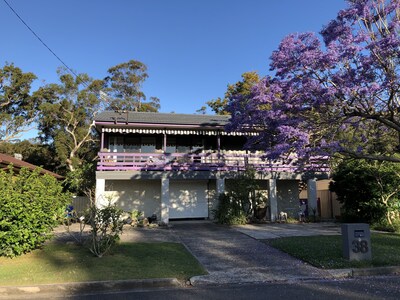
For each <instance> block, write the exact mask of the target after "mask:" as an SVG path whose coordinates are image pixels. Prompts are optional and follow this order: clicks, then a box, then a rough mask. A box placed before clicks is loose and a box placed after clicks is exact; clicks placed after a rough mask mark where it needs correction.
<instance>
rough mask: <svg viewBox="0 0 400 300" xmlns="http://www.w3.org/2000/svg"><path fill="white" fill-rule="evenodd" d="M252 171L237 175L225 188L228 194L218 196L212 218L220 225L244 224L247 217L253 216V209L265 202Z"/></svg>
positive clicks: (248, 170)
mask: <svg viewBox="0 0 400 300" xmlns="http://www.w3.org/2000/svg"><path fill="white" fill-rule="evenodd" d="M255 176H256V173H255V171H254V170H253V169H247V170H246V171H245V172H244V173H242V174H239V175H238V176H237V177H236V178H235V180H233V182H232V184H231V185H229V186H227V187H228V189H229V192H227V193H226V194H221V195H219V198H218V201H219V202H218V206H217V209H216V210H214V217H215V219H216V220H217V222H218V223H221V224H230V225H232V224H245V223H247V221H248V220H247V219H248V217H249V216H251V215H254V213H255V208H256V207H258V206H259V205H260V204H262V203H264V202H265V199H264V198H263V196H262V194H261V193H258V192H257V190H259V185H258V182H257V180H256V178H255Z"/></svg>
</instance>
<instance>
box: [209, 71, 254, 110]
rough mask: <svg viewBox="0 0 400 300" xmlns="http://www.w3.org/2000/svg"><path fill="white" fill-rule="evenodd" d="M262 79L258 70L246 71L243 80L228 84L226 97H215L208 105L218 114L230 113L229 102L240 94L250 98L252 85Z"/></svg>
mask: <svg viewBox="0 0 400 300" xmlns="http://www.w3.org/2000/svg"><path fill="white" fill-rule="evenodd" d="M259 81H260V77H259V75H258V74H257V72H245V73H243V74H242V80H241V81H238V82H236V83H235V84H228V88H227V90H226V92H225V97H224V98H223V99H221V98H220V97H218V98H217V99H213V100H210V101H208V102H207V105H208V106H209V107H210V108H211V109H212V110H213V111H214V112H215V113H216V114H218V115H228V114H229V112H228V111H227V110H226V107H227V106H228V104H229V102H230V101H231V100H232V99H233V98H235V97H238V96H242V97H245V98H248V97H249V96H250V95H251V89H252V87H253V86H254V85H255V84H256V83H258V82H259Z"/></svg>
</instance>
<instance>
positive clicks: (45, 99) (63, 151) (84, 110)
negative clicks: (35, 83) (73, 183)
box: [34, 69, 104, 171]
mask: <svg viewBox="0 0 400 300" xmlns="http://www.w3.org/2000/svg"><path fill="white" fill-rule="evenodd" d="M58 74H59V79H60V83H59V84H50V85H47V86H44V87H41V88H40V89H39V90H38V91H37V92H35V93H34V97H35V98H38V99H40V100H41V101H42V104H41V106H40V112H41V115H40V119H39V129H40V133H41V138H42V139H43V140H44V141H47V142H49V143H53V144H54V148H55V151H56V153H57V155H58V157H59V158H60V160H61V161H62V162H63V163H64V164H65V166H66V167H67V168H68V170H69V171H75V170H76V169H77V168H78V167H79V166H81V165H82V163H84V162H85V161H88V160H89V161H90V158H91V157H90V155H91V153H92V152H91V151H89V150H90V149H92V148H93V147H94V145H93V144H94V143H95V136H94V133H95V132H94V123H93V120H94V117H95V115H96V114H97V113H98V112H99V111H100V110H102V109H103V108H104V103H103V102H102V101H100V100H99V97H98V94H99V92H100V90H101V88H102V86H103V84H104V83H103V81H100V80H92V79H90V78H89V77H88V76H87V75H86V74H79V75H78V77H76V78H75V77H73V76H72V75H71V74H68V73H66V71H65V70H64V69H60V70H59V71H58ZM88 156H89V157H88Z"/></svg>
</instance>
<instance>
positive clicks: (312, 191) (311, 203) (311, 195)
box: [307, 178, 318, 216]
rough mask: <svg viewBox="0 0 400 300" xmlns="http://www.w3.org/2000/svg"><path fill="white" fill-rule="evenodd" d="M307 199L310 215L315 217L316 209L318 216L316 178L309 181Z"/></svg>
mask: <svg viewBox="0 0 400 300" xmlns="http://www.w3.org/2000/svg"><path fill="white" fill-rule="evenodd" d="M307 198H308V215H313V210H314V209H315V215H316V216H318V207H317V205H318V204H317V180H316V179H315V178H312V179H309V180H308V181H307Z"/></svg>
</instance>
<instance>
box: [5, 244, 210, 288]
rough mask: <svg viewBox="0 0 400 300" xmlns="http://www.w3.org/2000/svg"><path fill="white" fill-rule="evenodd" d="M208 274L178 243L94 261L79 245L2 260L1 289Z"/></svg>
mask: <svg viewBox="0 0 400 300" xmlns="http://www.w3.org/2000/svg"><path fill="white" fill-rule="evenodd" d="M201 274H206V272H205V270H204V269H203V267H202V266H201V265H200V264H199V263H198V261H197V260H196V259H195V258H194V257H193V256H192V255H191V254H190V253H189V252H188V251H187V250H186V249H185V247H184V246H183V245H182V244H178V243H121V244H118V245H117V247H116V248H115V249H114V250H113V251H112V253H111V254H110V255H107V256H104V257H102V258H98V257H94V256H93V254H92V253H91V252H90V251H89V250H88V249H86V248H84V247H81V246H77V245H75V244H59V243H49V244H47V245H46V246H44V247H43V249H39V250H35V251H33V252H32V253H29V254H26V255H23V256H21V257H17V258H14V259H9V258H5V257H0V285H3V286H4V285H30V284H45V283H63V282H83V281H99V280H126V279H146V278H178V279H180V280H185V279H188V278H190V277H191V276H194V275H201Z"/></svg>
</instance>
